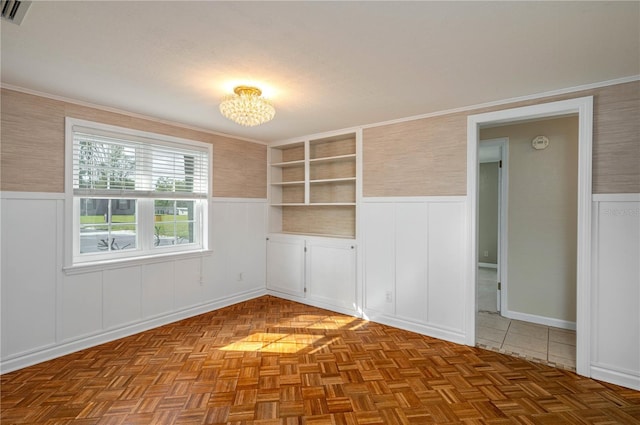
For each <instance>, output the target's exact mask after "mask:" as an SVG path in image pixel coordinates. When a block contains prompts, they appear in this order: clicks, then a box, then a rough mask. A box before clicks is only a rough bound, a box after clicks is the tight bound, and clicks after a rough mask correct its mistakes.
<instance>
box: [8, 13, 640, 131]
mask: <svg viewBox="0 0 640 425" xmlns="http://www.w3.org/2000/svg"><path fill="white" fill-rule="evenodd" d="M639 28H640V2H638V1H632V2H589V1H587V2H482V1H480V2H478V1H476V2H213V1H209V2H206V1H205V2H190V1H173V2H158V1H128V2H113V1H105V2H101V1H85V2H66V1H63V2H60V1H57V2H34V3H33V4H32V5H31V7H30V9H29V11H28V13H27V15H26V17H25V18H24V21H23V22H22V25H20V26H17V25H15V24H12V23H7V22H2V57H1V59H2V62H1V66H2V67H1V71H2V75H1V77H2V82H3V84H5V85H9V86H17V87H22V88H26V89H29V90H34V91H39V92H44V93H49V94H52V95H56V96H62V97H67V98H72V99H77V100H80V101H84V102H90V103H94V104H97V105H102V106H107V107H112V108H118V109H122V110H126V111H131V112H135V113H138V114H144V115H148V116H151V117H155V118H160V119H166V120H171V121H175V122H179V123H182V124H186V125H190V126H196V127H200V128H203V129H208V130H213V131H217V132H223V133H228V134H232V135H236V136H241V137H246V138H251V139H256V140H263V141H274V140H283V139H289V138H292V137H296V136H302V135H307V134H312V133H318V132H324V131H330V130H337V129H341V128H347V127H353V126H359V125H366V124H371V123H375V122H381V121H387V120H393V119H397V118H402V117H408V116H413V115H420V114H427V113H431V112H436V111H442V110H446V109H451V108H459V107H464V106H470V105H476V104H481V103H485V102H491V101H498V100H502V99H508V98H514V97H520V96H526V95H531V94H536V93H541V92H546V91H551V90H557V89H563V88H568V87H574V86H578V85H584V84H590V83H597V82H602V81H607V80H612V79H618V78H623V77H629V76H636V75H639V74H640V29H639ZM241 83H242V84H245V83H255V84H257V85H258V86H259V87H261V88H262V89H263V91H264V93H265V95H267V96H269V97H270V98H271V100H272V101H273V104H274V106H275V107H276V111H277V112H276V117H275V119H274V120H273V121H271V122H269V123H267V124H264V125H262V126H258V127H254V128H244V127H241V126H238V125H237V124H234V123H232V122H230V121H228V120H226V119H225V118H223V117H222V116H221V115H220V113H219V111H218V104H219V100H220V98H222V97H223V96H224V95H225V94H228V93H231V92H232V89H233V87H234V86H235V85H239V84H241Z"/></svg>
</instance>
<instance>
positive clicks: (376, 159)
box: [363, 82, 640, 196]
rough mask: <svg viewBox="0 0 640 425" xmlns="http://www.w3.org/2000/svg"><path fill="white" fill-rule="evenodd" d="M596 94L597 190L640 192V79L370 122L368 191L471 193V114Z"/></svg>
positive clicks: (384, 193)
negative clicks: (409, 118)
mask: <svg viewBox="0 0 640 425" xmlns="http://www.w3.org/2000/svg"><path fill="white" fill-rule="evenodd" d="M583 96H594V129H593V130H594V132H593V193H638V192H640V82H631V83H625V84H618V85H615V86H608V87H603V88H598V89H593V90H585V91H581V92H576V93H570V94H565V95H560V96H552V97H547V98H543V99H536V100H531V101H526V102H517V103H511V104H507V105H501V106H497V107H491V108H482V109H476V110H472V111H468V112H464V113H456V114H449V115H443V116H439V117H433V118H423V119H418V120H413V121H407V122H403V123H397V124H390V125H385V126H380V127H372V128H367V129H365V130H364V132H363V194H364V196H441V195H465V194H466V161H467V159H466V154H467V152H466V143H467V142H466V137H467V136H466V129H467V116H468V115H474V114H478V113H483V112H489V111H496V110H502V109H510V108H515V107H520V106H528V105H533V104H540V103H546V102H552V101H557V100H564V99H572V98H577V97H583Z"/></svg>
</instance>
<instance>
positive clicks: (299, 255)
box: [267, 237, 304, 297]
mask: <svg viewBox="0 0 640 425" xmlns="http://www.w3.org/2000/svg"><path fill="white" fill-rule="evenodd" d="M267 289H270V290H272V291H277V292H282V293H285V294H289V295H295V296H298V297H304V240H302V239H295V238H279V237H269V239H268V240H267Z"/></svg>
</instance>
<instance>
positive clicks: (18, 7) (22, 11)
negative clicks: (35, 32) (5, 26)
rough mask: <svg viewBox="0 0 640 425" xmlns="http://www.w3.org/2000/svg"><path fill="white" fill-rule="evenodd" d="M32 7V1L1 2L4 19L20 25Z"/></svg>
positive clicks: (14, 0)
mask: <svg viewBox="0 0 640 425" xmlns="http://www.w3.org/2000/svg"><path fill="white" fill-rule="evenodd" d="M29 6H31V2H30V1H18V0H0V11H1V12H2V19H3V20H5V21H9V22H13V23H14V24H17V25H20V24H21V23H22V20H23V19H24V15H26V14H27V10H28V9H29Z"/></svg>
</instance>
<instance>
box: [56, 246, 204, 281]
mask: <svg viewBox="0 0 640 425" xmlns="http://www.w3.org/2000/svg"><path fill="white" fill-rule="evenodd" d="M212 254H213V251H212V250H210V249H206V250H198V251H188V252H171V253H166V254H157V255H148V256H144V257H135V258H120V259H117V260H105V261H93V262H86V263H78V264H74V265H71V266H65V267H63V268H62V271H64V273H65V274H66V275H76V274H83V273H91V272H96V271H103V270H111V269H122V268H125V267H135V266H141V265H145V264H154V263H164V262H167V261H170V260H185V259H189V258H202V257H206V256H210V255H212Z"/></svg>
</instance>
